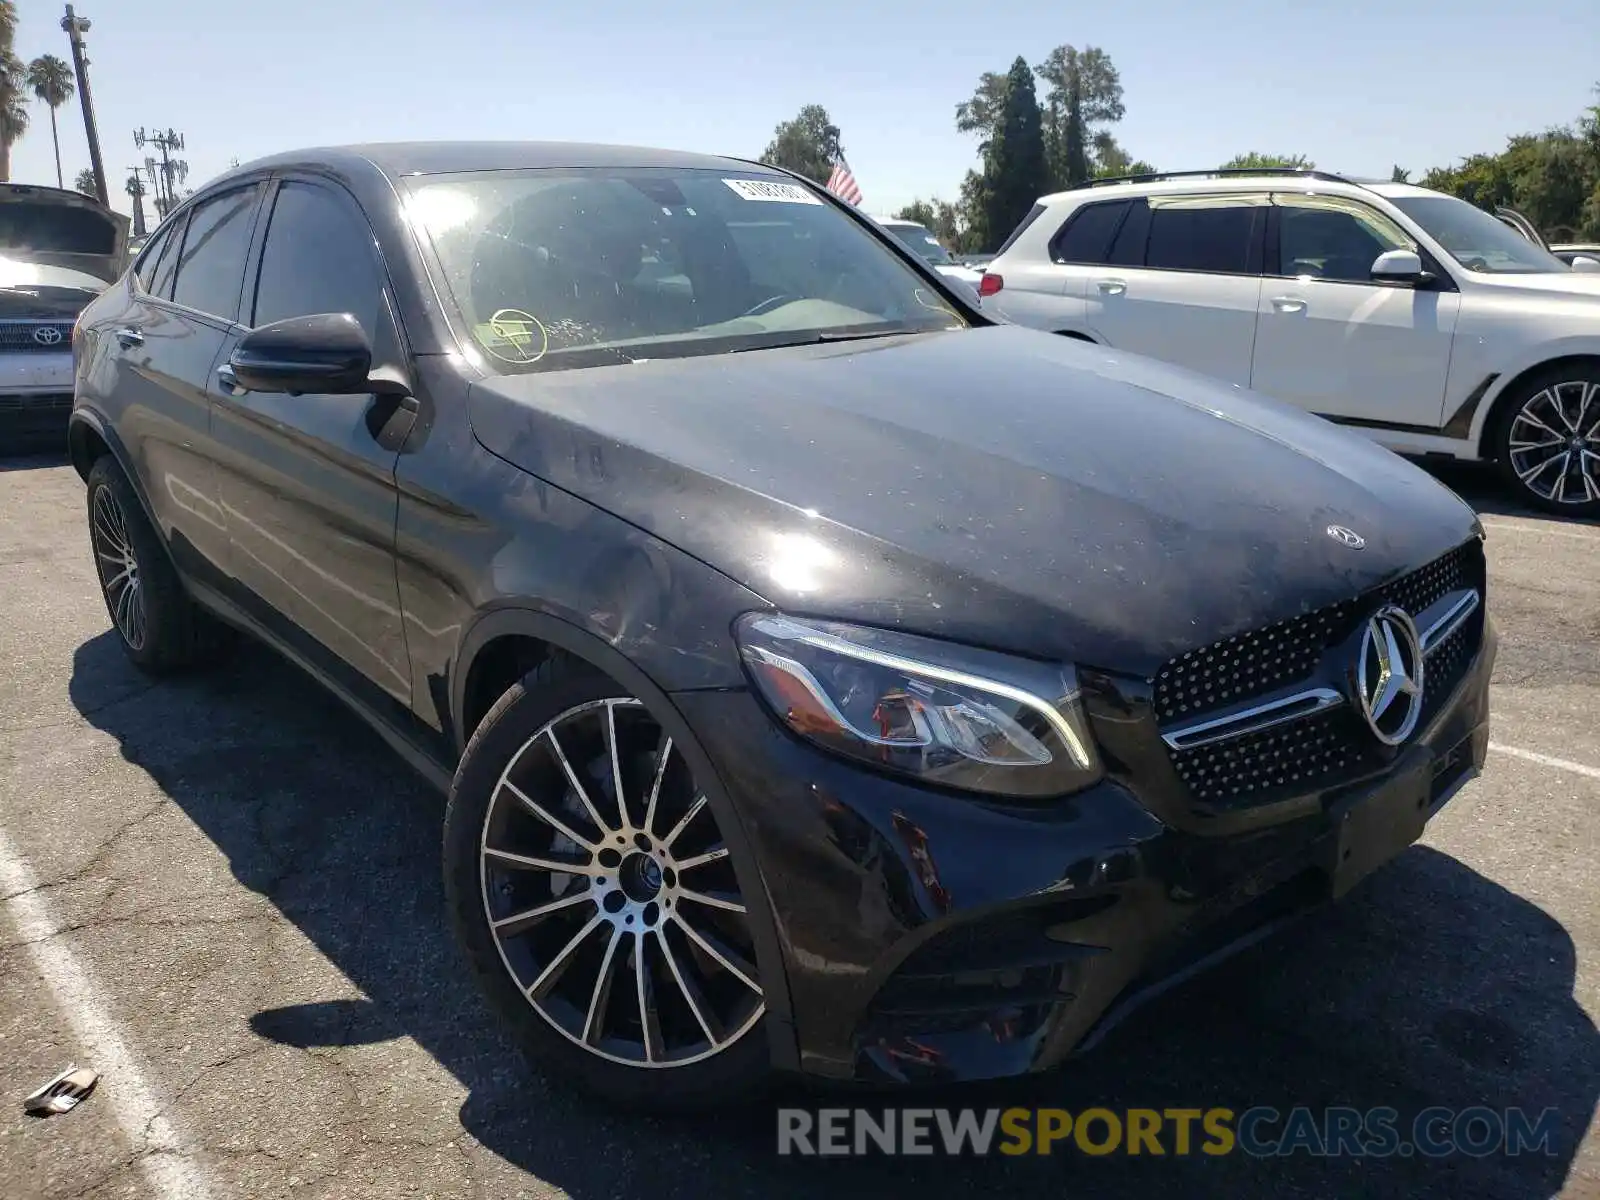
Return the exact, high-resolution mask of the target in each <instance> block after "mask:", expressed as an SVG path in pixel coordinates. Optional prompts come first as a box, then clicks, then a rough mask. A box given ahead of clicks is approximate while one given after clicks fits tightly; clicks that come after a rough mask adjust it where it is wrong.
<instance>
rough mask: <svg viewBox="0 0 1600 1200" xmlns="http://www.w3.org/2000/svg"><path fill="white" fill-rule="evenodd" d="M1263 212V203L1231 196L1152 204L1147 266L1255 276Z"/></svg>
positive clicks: (1171, 269)
mask: <svg viewBox="0 0 1600 1200" xmlns="http://www.w3.org/2000/svg"><path fill="white" fill-rule="evenodd" d="M1265 212H1266V209H1265V207H1263V206H1262V205H1259V204H1250V203H1247V202H1245V201H1242V200H1238V199H1233V198H1229V199H1218V198H1215V197H1209V196H1207V197H1193V198H1183V199H1177V200H1171V201H1168V200H1162V201H1159V202H1152V204H1151V208H1150V241H1149V245H1148V247H1147V249H1146V252H1145V265H1146V266H1148V267H1155V268H1158V269H1162V270H1168V271H1209V272H1213V273H1220V274H1228V275H1247V274H1254V273H1255V272H1254V271H1253V269H1252V267H1251V261H1252V258H1253V255H1252V253H1251V252H1252V249H1253V248H1254V246H1255V242H1256V229H1257V226H1256V222H1257V220H1258V219H1260V214H1263V213H1265Z"/></svg>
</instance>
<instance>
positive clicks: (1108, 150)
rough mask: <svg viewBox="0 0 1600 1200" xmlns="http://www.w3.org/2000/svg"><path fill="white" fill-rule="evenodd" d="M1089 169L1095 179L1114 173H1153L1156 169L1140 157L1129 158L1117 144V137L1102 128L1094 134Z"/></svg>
mask: <svg viewBox="0 0 1600 1200" xmlns="http://www.w3.org/2000/svg"><path fill="white" fill-rule="evenodd" d="M1091 170H1092V173H1093V176H1094V178H1096V179H1105V178H1108V177H1110V176H1116V175H1154V174H1155V171H1156V169H1155V167H1153V166H1151V165H1150V164H1149V163H1147V162H1145V161H1144V160H1143V159H1142V158H1139V159H1135V158H1130V157H1129V156H1128V152H1127V151H1126V150H1124V149H1123V148H1122V147H1121V145H1119V144H1118V142H1117V139H1116V138H1114V137H1112V136H1111V133H1110V132H1109V131H1107V130H1104V129H1102V130H1101V131H1100V132H1099V133H1097V134H1095V135H1094V157H1093V160H1092V167H1091Z"/></svg>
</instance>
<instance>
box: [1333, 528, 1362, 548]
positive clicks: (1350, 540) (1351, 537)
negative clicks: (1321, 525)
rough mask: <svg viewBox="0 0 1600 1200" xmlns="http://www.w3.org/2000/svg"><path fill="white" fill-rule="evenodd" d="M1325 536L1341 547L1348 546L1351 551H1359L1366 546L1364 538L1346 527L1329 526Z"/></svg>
mask: <svg viewBox="0 0 1600 1200" xmlns="http://www.w3.org/2000/svg"><path fill="white" fill-rule="evenodd" d="M1327 534H1328V536H1329V537H1331V538H1332V539H1333V540H1334V541H1336V542H1338V543H1339V544H1340V545H1341V546H1349V547H1350V549H1352V550H1359V549H1361V547H1363V546H1365V545H1366V544H1367V539H1366V538H1364V537H1362V536H1361V535H1360V534H1359V533H1357V532H1356V531H1355V530H1354V529H1351V528H1350V527H1349V526H1346V525H1329V526H1328V528H1327Z"/></svg>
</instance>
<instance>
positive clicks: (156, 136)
mask: <svg viewBox="0 0 1600 1200" xmlns="http://www.w3.org/2000/svg"><path fill="white" fill-rule="evenodd" d="M133 144H134V145H135V146H137V147H138V148H139V149H141V150H143V149H144V148H145V147H146V146H154V147H155V148H156V149H157V150H159V151H161V164H160V166H159V167H157V165H156V162H155V160H154V159H153V158H147V159H145V164H146V165H147V166H148V167H149V169H150V175H151V177H152V178H154V179H155V180H156V211H157V212H159V213H160V214H161V215H162V216H163V217H164V216H166V215H167V213H168V212H170V211H171V209H172V206H173V204H174V203H175V202H176V196H175V191H174V188H173V182H172V181H173V177H174V175H176V174H177V173H178V168H179V165H180V164H178V163H175V162H173V160H172V152H173V151H174V150H182V149H183V134H181V133H179V132H178V131H177V130H176V129H168V130H167V131H166V132H165V133H162V132H161V131H160V130H159V129H158V130H157V131H156V132H155V133H148V134H147V133H146V132H145V131H144V129H143V127H141V128H139V129H135V130H134V131H133ZM158 170H159V172H160V174H159V177H158V176H157V171H158Z"/></svg>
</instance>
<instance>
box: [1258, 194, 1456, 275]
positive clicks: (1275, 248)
mask: <svg viewBox="0 0 1600 1200" xmlns="http://www.w3.org/2000/svg"><path fill="white" fill-rule="evenodd" d="M1279 196H1297V197H1310V198H1312V199H1323V198H1327V199H1338V200H1342V201H1344V202H1346V203H1348V204H1353V205H1356V206H1358V207H1360V208H1364V209H1366V210H1367V211H1368V212H1374V213H1377V214H1378V215H1379V216H1380V217H1382V218H1383V219H1384V220H1385V221H1388V222H1389V224H1391V225H1395V226H1397V227H1399V229H1400V230H1401V232H1402V233H1405V234H1406V235H1407V236H1408V237H1410V238H1411V240H1412V241H1413V242H1415V243H1416V247H1417V256H1418V257H1419V258H1421V259H1422V269H1423V270H1424V271H1427V272H1429V273H1430V274H1431V275H1432V276H1433V282H1431V283H1429V284H1428V285H1427V286H1426V287H1421V288H1419V287H1416V286H1415V285H1413V284H1409V283H1401V282H1399V281H1398V280H1388V279H1322V278H1317V279H1314V280H1313V282H1315V283H1328V284H1335V283H1336V284H1339V285H1341V286H1343V287H1380V288H1389V289H1391V290H1397V291H1407V292H1412V291H1429V292H1458V291H1460V290H1461V289H1460V288H1459V287H1457V286H1456V281H1455V280H1454V279H1453V278H1452V277H1451V275H1450V272H1449V271H1446V270H1445V269H1444V268H1443V267H1442V266H1440V264H1439V260H1438V259H1437V258H1435V257H1434V256H1433V254H1432V253H1431V252H1430V251H1429V250H1428V247H1427V246H1425V245H1423V243H1422V241H1421V239H1419V238H1418V237H1417V236H1416V234H1414V233H1412V231H1411V230H1409V229H1407V228H1406V227H1405V225H1403V224H1402V223H1401V222H1399V221H1397V220H1395V218H1394V217H1392V216H1391V215H1390V214H1388V213H1386V212H1384V211H1383V210H1382V209H1381V208H1379V207H1378V206H1377V205H1375V204H1368V203H1367V202H1366V201H1365V200H1362V199H1359V198H1357V197H1355V196H1346V195H1344V194H1342V193H1332V192H1323V193H1315V192H1273V193H1272V194H1271V204H1270V209H1269V211H1268V213H1267V238H1266V257H1265V258H1264V259H1263V260H1262V261H1263V267H1264V268H1269V269H1264V270H1263V271H1262V275H1263V276H1264V277H1265V278H1267V279H1299V278H1300V276H1298V275H1285V274H1284V273H1283V257H1282V251H1283V247H1282V245H1280V244H1279V241H1278V228H1279V221H1280V220H1281V219H1282V212H1283V206H1282V205H1280V204H1279V203H1278V197H1279Z"/></svg>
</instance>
